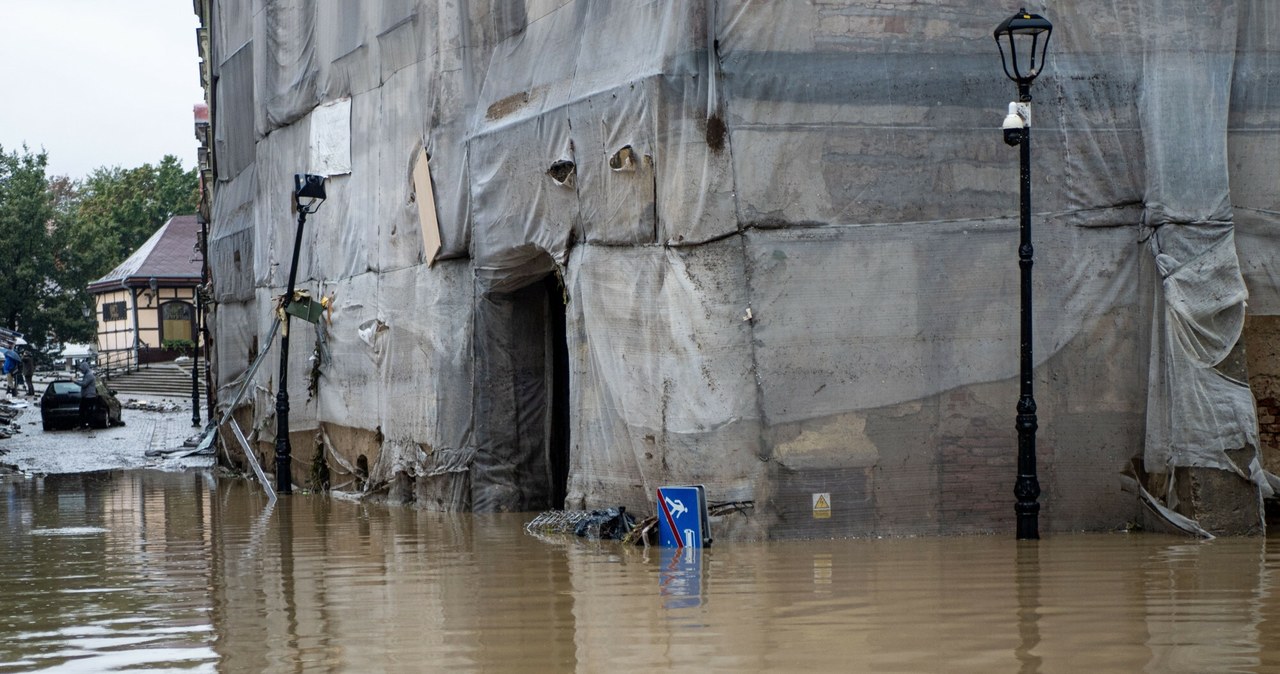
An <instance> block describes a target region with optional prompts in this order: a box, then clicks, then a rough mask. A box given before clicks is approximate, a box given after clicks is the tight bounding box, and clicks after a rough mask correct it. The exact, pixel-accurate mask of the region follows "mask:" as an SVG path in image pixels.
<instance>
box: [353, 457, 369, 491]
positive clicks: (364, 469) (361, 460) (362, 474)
mask: <svg viewBox="0 0 1280 674" xmlns="http://www.w3.org/2000/svg"><path fill="white" fill-rule="evenodd" d="M368 479H369V458H368V457H366V456H365V455H364V454H361V455H360V456H357V457H356V484H357V485H359V487H360V488H361V489H363V488H364V483H365V481H367V480H368Z"/></svg>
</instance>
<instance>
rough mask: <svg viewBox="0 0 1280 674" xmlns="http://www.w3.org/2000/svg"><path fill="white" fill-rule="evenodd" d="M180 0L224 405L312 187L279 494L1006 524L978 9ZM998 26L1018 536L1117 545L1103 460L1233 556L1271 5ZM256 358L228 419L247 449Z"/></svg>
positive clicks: (1154, 2)
mask: <svg viewBox="0 0 1280 674" xmlns="http://www.w3.org/2000/svg"><path fill="white" fill-rule="evenodd" d="M197 7H198V11H200V13H201V14H202V19H203V23H204V28H203V29H202V30H204V31H206V37H207V40H206V41H205V43H206V44H207V49H206V50H205V53H204V54H203V56H204V58H205V62H206V67H207V72H208V76H209V79H208V91H209V98H210V101H211V107H212V130H213V134H212V136H213V139H212V141H213V148H212V150H213V162H212V166H213V180H212V182H213V190H212V193H213V199H212V206H211V212H210V220H211V225H210V227H211V230H210V241H209V250H208V260H209V266H210V273H211V279H212V291H213V298H214V300H215V302H216V305H215V307H214V310H213V313H212V315H211V319H210V320H211V331H212V333H213V337H214V344H213V358H214V361H213V362H214V365H215V369H216V381H217V385H218V393H219V396H220V398H221V399H223V401H224V405H225V404H227V399H228V398H229V392H231V391H233V390H235V389H236V388H237V386H238V385H239V384H240V383H241V380H242V378H243V377H244V376H245V375H246V373H247V372H248V369H249V366H250V363H251V362H252V361H253V360H254V358H255V357H256V356H257V355H258V354H260V353H261V352H262V351H263V350H265V349H268V348H270V346H271V345H270V344H269V343H267V339H266V338H267V336H268V333H269V327H270V325H271V323H272V321H273V319H274V316H275V304H276V298H277V296H279V295H281V294H282V293H283V291H284V288H285V285H286V281H287V277H288V274H289V267H290V258H291V254H292V247H293V239H294V232H295V229H294V218H295V216H294V214H293V213H291V210H290V206H291V203H290V199H291V190H292V188H293V182H292V176H293V174H295V173H301V172H308V173H319V174H323V175H326V176H328V184H327V190H328V200H327V201H326V202H324V204H323V207H322V208H321V210H320V211H319V212H318V213H316V214H315V215H313V216H311V217H310V218H309V219H308V221H307V226H306V229H305V232H304V237H303V240H302V248H301V262H300V268H299V272H298V279H299V287H300V288H303V289H306V290H308V291H309V292H310V293H311V294H312V295H313V296H317V297H318V296H324V297H327V298H329V300H330V301H331V307H332V309H331V313H330V314H329V315H328V316H327V318H326V320H324V321H321V322H320V323H319V324H318V326H317V327H316V328H315V329H312V327H311V325H310V324H307V323H303V322H299V321H296V320H295V321H294V322H293V335H292V340H293V342H292V343H293V347H292V351H291V354H290V356H291V359H290V363H289V368H290V372H291V375H290V382H292V387H293V390H292V391H290V393H291V396H292V400H293V404H292V411H291V413H290V417H291V428H292V433H291V441H292V446H293V453H294V464H293V465H294V475H293V477H294V480H295V482H297V483H299V484H304V483H306V481H307V480H308V479H309V478H310V477H312V476H315V475H318V474H320V471H318V470H317V468H318V466H319V462H321V461H323V462H324V464H325V466H327V468H328V471H329V474H330V482H331V484H332V485H334V486H335V488H336V487H343V488H346V489H361V490H363V491H365V492H368V493H380V492H382V491H383V490H386V491H387V492H389V493H390V495H391V497H393V498H395V499H399V500H414V501H416V502H417V504H418V505H419V506H421V507H427V508H436V509H448V510H465V509H473V510H477V511H499V510H519V511H529V510H538V509H544V508H548V507H563V506H567V507H570V508H583V507H597V506H606V505H625V506H627V507H628V508H629V509H631V510H633V511H638V512H651V511H652V509H653V506H652V505H651V504H652V503H653V500H654V490H655V488H656V487H658V486H662V485H667V484H691V483H698V484H703V485H705V486H706V491H707V497H708V500H709V501H711V502H742V503H750V504H751V505H752V506H754V507H752V508H750V509H746V510H744V511H743V512H744V513H745V514H743V515H734V516H733V517H730V518H726V519H725V521H723V522H719V523H716V524H715V526H716V527H718V533H717V536H718V537H720V536H739V537H790V536H846V535H851V536H857V535H873V534H937V533H964V532H983V531H997V530H1004V531H1008V530H1011V527H1012V521H1013V515H1014V513H1013V500H1014V499H1013V494H1012V490H1013V482H1014V476H1015V463H1016V454H1017V440H1016V435H1015V432H1014V425H1013V422H1014V416H1015V403H1016V400H1017V388H1018V384H1017V373H1018V352H1019V341H1018V324H1019V323H1018V282H1019V281H1018V278H1019V277H1018V273H1019V272H1018V265H1017V245H1018V222H1017V214H1018V178H1017V176H1018V173H1017V171H1018V168H1017V163H1018V158H1017V151H1016V150H1015V149H1011V148H1009V147H1007V146H1005V144H1004V143H1003V142H1002V140H1001V134H1000V130H999V127H1000V122H1001V120H1002V119H1003V117H1004V113H1005V108H1006V104H1007V102H1008V101H1009V100H1010V99H1011V98H1014V97H1015V95H1016V89H1015V87H1014V85H1013V84H1012V83H1011V82H1009V81H1008V80H1007V79H1006V78H1005V75H1004V72H1003V71H1002V69H1001V64H1000V57H999V53H998V52H997V50H996V45H995V44H994V43H993V40H992V30H993V29H994V27H995V26H996V24H998V23H999V22H1000V21H1001V20H1002V19H1004V18H1005V17H1006V16H1007V14H1008V13H1009V12H1011V11H1012V10H1013V9H1016V8H1015V7H1012V6H1010V7H1008V8H1005V9H1003V10H996V9H993V7H992V5H991V3H988V2H980V1H979V0H924V1H920V2H911V3H888V2H881V1H876V0H796V1H794V2H776V1H765V0H697V1H692V2H689V1H676V0H650V1H639V0H637V1H628V2H620V1H608V0H450V1H447V2H446V1H442V0H386V1H384V2H371V3H355V2H331V1H323V0H316V1H312V0H201V2H200V3H198V4H197ZM1027 9H1029V10H1030V11H1034V12H1039V13H1042V14H1044V15H1045V16H1046V17H1047V18H1049V19H1050V20H1052V21H1053V23H1054V26H1055V30H1054V32H1053V37H1052V43H1051V44H1050V49H1049V59H1048V65H1047V68H1046V70H1045V72H1044V74H1043V75H1041V76H1040V78H1039V79H1038V80H1037V81H1036V83H1035V85H1034V86H1033V88H1032V94H1033V96H1035V101H1034V103H1033V108H1034V116H1033V119H1032V127H1033V129H1034V136H1033V142H1034V150H1033V154H1032V157H1033V166H1032V175H1033V180H1034V202H1033V209H1034V221H1035V234H1034V239H1035V246H1036V265H1035V287H1034V291H1035V297H1036V300H1035V307H1036V313H1035V325H1036V334H1035V342H1034V347H1035V356H1036V363H1035V365H1036V368H1035V386H1036V399H1037V401H1038V402H1039V433H1038V446H1039V467H1040V483H1041V485H1042V488H1043V492H1044V495H1043V497H1042V499H1041V500H1042V504H1043V507H1042V511H1041V521H1042V527H1043V528H1045V529H1046V530H1047V531H1055V530H1059V531H1060V530H1078V529H1089V530H1102V529H1111V528H1115V527H1120V526H1124V525H1125V524H1126V523H1130V522H1133V521H1135V520H1138V519H1139V518H1140V517H1141V516H1142V515H1141V513H1142V511H1143V506H1142V505H1141V501H1140V499H1139V498H1138V497H1137V496H1135V495H1134V494H1133V493H1131V492H1126V491H1123V490H1122V489H1121V487H1122V484H1123V483H1124V481H1125V480H1124V478H1123V477H1122V476H1123V475H1125V474H1128V475H1130V476H1131V477H1133V478H1136V480H1135V482H1138V483H1140V486H1142V487H1143V488H1145V490H1146V491H1147V492H1148V494H1147V495H1148V496H1151V497H1153V498H1154V500H1156V501H1158V502H1159V503H1161V504H1163V505H1164V506H1167V507H1169V508H1171V509H1172V510H1174V511H1177V512H1180V513H1182V514H1184V515H1187V516H1189V517H1191V518H1193V519H1198V520H1200V521H1201V523H1202V524H1205V526H1206V528H1209V529H1211V530H1217V531H1234V532H1248V531H1258V530H1260V527H1261V513H1262V510H1261V506H1262V501H1261V499H1262V497H1263V496H1265V495H1269V494H1270V493H1271V488H1270V484H1269V479H1268V470H1267V468H1268V467H1269V464H1270V458H1269V457H1270V453H1274V451H1275V449H1276V448H1275V447H1266V446H1263V445H1262V444H1261V442H1260V436H1259V432H1258V428H1259V426H1258V413H1257V409H1258V407H1257V406H1256V401H1255V396H1254V394H1253V391H1252V390H1251V388H1250V386H1249V383H1250V381H1251V380H1252V381H1254V382H1255V386H1261V385H1265V386H1267V387H1271V390H1273V389H1274V388H1275V375H1277V374H1280V372H1277V371H1276V368H1275V367H1274V365H1275V358H1274V357H1272V358H1270V359H1262V360H1260V361H1258V362H1259V363H1260V364H1261V365H1259V366H1258V367H1261V368H1262V369H1263V370H1265V369H1266V368H1267V367H1271V370H1270V371H1250V368H1249V365H1250V362H1249V361H1248V354H1247V353H1246V351H1245V349H1244V346H1243V345H1244V344H1245V343H1246V342H1248V343H1253V342H1252V341H1250V340H1249V339H1242V335H1245V336H1246V337H1248V336H1250V335H1252V337H1251V338H1250V339H1252V340H1253V341H1256V342H1257V343H1259V344H1262V345H1266V344H1273V343H1274V340H1273V339H1272V337H1274V336H1276V334H1277V332H1278V331H1277V330H1276V323H1275V317H1276V316H1277V315H1278V314H1280V292H1278V291H1280V270H1278V267H1277V260H1276V251H1277V248H1278V247H1280V246H1278V245H1277V244H1278V242H1280V241H1278V240H1280V224H1278V220H1277V213H1278V212H1280V203H1277V202H1278V201H1280V190H1278V189H1277V187H1280V185H1278V180H1280V179H1278V178H1277V171H1276V166H1275V165H1276V162H1277V159H1280V68H1277V64H1280V44H1278V42H1277V40H1278V38H1277V36H1280V7H1277V6H1275V5H1274V3H1271V2H1269V1H1268V0H1214V1H1211V2H1204V1H1203V0H1141V1H1139V2H1131V1H1129V0H1086V1H1082V2H1072V3H1030V4H1029V5H1028V6H1027ZM1273 356H1274V354H1273ZM1255 370H1257V368H1255ZM274 371H275V367H274V366H272V367H264V368H262V369H260V370H258V371H257V372H256V374H253V375H252V378H253V381H252V382H251V383H250V384H251V385H250V389H249V390H250V391H251V393H250V395H249V396H248V397H247V398H245V400H244V402H243V403H242V404H241V407H240V409H238V410H237V411H236V418H237V420H238V421H239V423H240V424H241V425H242V426H243V427H244V428H245V429H246V430H247V431H248V432H249V435H250V438H249V439H250V441H251V444H252V446H254V447H255V448H256V449H257V450H258V451H259V452H260V455H261V458H262V459H264V460H265V461H266V462H267V463H268V464H269V463H270V461H269V457H270V456H271V453H272V451H273V445H274V433H275V423H274V422H275V420H274V414H275V412H274V406H273V400H274V396H275V393H276V386H277V383H276V381H275V376H274V375H273V372H274ZM304 385H305V386H304ZM304 388H305V391H304ZM1271 404H1274V399H1272V403H1271ZM1269 437H1270V436H1269ZM227 446H228V447H231V446H232V445H230V444H228V445H227ZM228 455H229V456H230V457H232V460H233V461H234V460H235V458H234V457H235V451H234V449H232V450H228ZM819 497H821V500H822V505H824V506H829V508H827V509H822V510H820V509H819V508H815V503H818V501H819ZM1224 504H1225V505H1224Z"/></svg>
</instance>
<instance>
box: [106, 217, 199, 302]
mask: <svg viewBox="0 0 1280 674" xmlns="http://www.w3.org/2000/svg"><path fill="white" fill-rule="evenodd" d="M199 239H200V222H199V221H198V220H197V219H196V216H194V215H175V216H173V217H172V218H169V221H168V222H166V223H164V225H163V226H161V227H160V229H158V230H156V233H155V234H152V235H151V238H150V239H147V242H146V243H144V244H142V245H141V246H139V247H138V249H137V250H136V251H134V252H133V255H130V256H129V259H127V260H125V261H124V262H121V263H120V266H118V267H116V268H115V269H112V270H111V272H110V273H108V274H107V275H106V276H103V277H102V278H100V279H98V280H96V281H94V282H92V283H90V284H89V292H101V291H103V290H109V289H115V288H124V287H134V286H146V285H147V284H148V282H149V281H150V280H151V279H152V278H155V279H156V280H157V281H158V282H160V283H161V285H166V286H175V285H178V286H194V285H197V284H199V283H200V259H199V256H198V255H197V254H196V252H195V247H196V243H197V242H198V241H199Z"/></svg>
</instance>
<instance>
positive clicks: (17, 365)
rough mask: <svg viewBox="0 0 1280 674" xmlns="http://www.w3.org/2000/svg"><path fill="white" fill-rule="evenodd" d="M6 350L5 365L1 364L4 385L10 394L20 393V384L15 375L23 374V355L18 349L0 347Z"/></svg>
mask: <svg viewBox="0 0 1280 674" xmlns="http://www.w3.org/2000/svg"><path fill="white" fill-rule="evenodd" d="M0 351H4V365H3V366H0V370H2V371H3V372H4V386H5V389H6V390H7V391H8V392H9V395H10V396H15V395H18V385H17V382H16V381H15V380H14V377H15V376H22V356H19V355H18V352H17V351H14V350H13V349H10V348H8V347H4V348H3V349H0Z"/></svg>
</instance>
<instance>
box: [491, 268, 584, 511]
mask: <svg viewBox="0 0 1280 674" xmlns="http://www.w3.org/2000/svg"><path fill="white" fill-rule="evenodd" d="M478 300H479V301H478V302H477V309H476V325H475V328H476V330H475V334H476V343H475V356H476V357H475V368H476V369H475V376H476V385H475V387H476V398H475V414H476V445H477V451H476V456H475V459H474V461H473V463H472V471H471V500H472V504H471V505H472V509H473V510H475V511H477V512H496V511H513V512H514V511H535V510H545V509H547V508H563V507H564V500H565V496H566V494H567V487H568V476H569V451H570V449H569V448H570V427H571V414H570V406H569V405H570V385H571V383H570V367H569V347H568V333H567V329H566V293H565V291H564V287H563V284H562V283H561V281H560V278H559V277H558V276H557V275H556V274H555V273H554V272H553V273H551V274H546V275H544V276H542V277H541V278H539V279H538V280H536V281H534V282H532V283H528V284H527V285H524V286H523V287H520V288H517V289H515V290H510V291H504V292H496V291H490V292H483V293H480V295H479V297H478Z"/></svg>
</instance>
